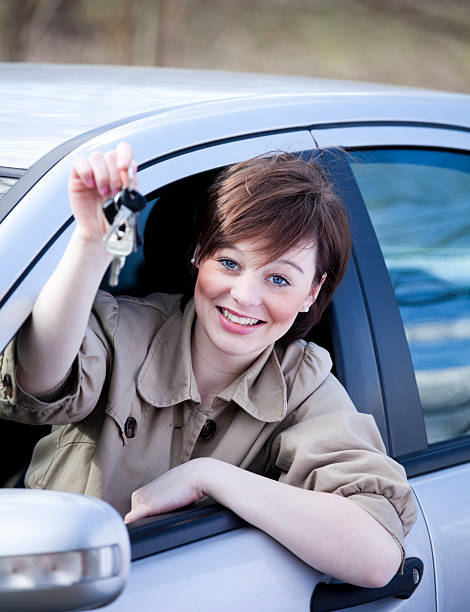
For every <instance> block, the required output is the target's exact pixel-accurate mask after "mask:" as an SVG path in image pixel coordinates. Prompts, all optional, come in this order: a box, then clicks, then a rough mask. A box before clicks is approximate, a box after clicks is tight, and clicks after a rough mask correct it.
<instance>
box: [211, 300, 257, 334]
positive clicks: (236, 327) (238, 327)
mask: <svg viewBox="0 0 470 612" xmlns="http://www.w3.org/2000/svg"><path fill="white" fill-rule="evenodd" d="M220 308H224V309H225V310H228V311H229V312H231V313H233V314H234V315H236V316H238V317H246V316H247V315H242V314H240V313H238V312H235V310H232V309H231V308H226V307H225V306H217V307H216V310H217V315H218V317H219V321H220V323H221V325H222V327H223V328H224V329H226V330H227V331H230V332H232V333H235V334H240V335H246V334H252V333H254V332H255V331H257V330H258V329H260V328H261V327H264V325H266V322H265V321H263V322H262V323H257V324H256V325H242V324H241V323H235V321H230V320H229V319H227V318H226V317H224V315H223V314H222V312H221V311H220ZM248 318H250V319H256V318H257V317H248Z"/></svg>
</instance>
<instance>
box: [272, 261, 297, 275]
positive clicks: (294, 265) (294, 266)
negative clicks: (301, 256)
mask: <svg viewBox="0 0 470 612" xmlns="http://www.w3.org/2000/svg"><path fill="white" fill-rule="evenodd" d="M273 263H284V264H287V265H288V266H292V267H293V268H295V269H296V270H298V271H299V272H300V273H301V274H304V271H303V270H302V268H301V267H300V266H298V265H297V264H296V263H294V262H293V261H291V260H290V259H276V261H274V262H273Z"/></svg>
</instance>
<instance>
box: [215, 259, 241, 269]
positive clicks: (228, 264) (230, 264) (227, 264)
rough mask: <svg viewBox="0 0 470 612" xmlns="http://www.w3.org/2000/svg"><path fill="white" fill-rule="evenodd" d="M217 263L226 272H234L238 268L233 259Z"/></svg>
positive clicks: (221, 260)
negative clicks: (225, 269)
mask: <svg viewBox="0 0 470 612" xmlns="http://www.w3.org/2000/svg"><path fill="white" fill-rule="evenodd" d="M219 261H220V263H221V264H222V265H223V266H224V268H227V270H236V269H237V267H238V264H237V262H236V261H233V259H219Z"/></svg>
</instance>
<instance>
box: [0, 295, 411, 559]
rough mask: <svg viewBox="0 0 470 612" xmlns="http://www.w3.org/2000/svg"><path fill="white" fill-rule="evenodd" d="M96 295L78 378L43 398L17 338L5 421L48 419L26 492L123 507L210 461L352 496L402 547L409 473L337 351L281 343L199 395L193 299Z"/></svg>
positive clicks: (10, 351) (7, 371)
mask: <svg viewBox="0 0 470 612" xmlns="http://www.w3.org/2000/svg"><path fill="white" fill-rule="evenodd" d="M179 302H180V298H179V296H173V295H165V294H154V295H151V296H148V297H147V298H145V299H136V298H129V297H121V298H118V299H115V298H114V297H113V296H111V295H109V294H107V293H104V292H99V293H98V296H97V299H96V300H95V304H94V308H93V312H92V315H91V318H90V323H89V327H88V330H87V333H86V336H85V338H84V340H83V343H82V346H81V348H80V352H79V355H78V357H77V359H76V361H75V363H74V365H73V367H72V371H71V372H70V375H69V376H68V377H67V380H66V381H65V382H64V383H62V384H61V385H59V386H58V387H57V388H56V389H53V390H52V391H51V392H49V393H47V394H44V395H42V396H41V397H40V398H34V397H32V396H30V395H28V394H27V393H25V392H23V391H22V390H21V389H19V388H17V386H16V384H15V379H14V365H15V363H14V362H15V360H14V342H13V343H11V344H10V346H9V347H8V348H7V349H6V352H5V354H4V355H3V363H2V380H3V378H4V376H5V375H9V376H10V377H11V382H12V384H11V385H10V386H7V387H4V389H3V396H2V397H1V398H0V400H1V401H0V416H1V417H3V418H7V419H15V420H18V421H22V422H25V423H38V424H42V423H50V424H53V425H54V427H53V431H52V433H51V434H50V435H48V436H46V437H45V438H43V439H41V440H40V441H39V443H38V444H37V446H36V448H35V451H34V454H33V458H32V461H31V465H30V467H29V469H28V472H27V475H26V486H28V487H32V488H47V489H59V490H66V491H72V492H76V493H83V494H85V495H93V496H96V497H99V498H102V499H104V500H106V501H108V502H109V503H111V504H112V505H113V506H114V507H115V508H117V510H118V511H119V512H120V513H121V514H122V515H124V514H125V513H126V512H127V511H128V510H129V509H130V497H131V494H132V492H133V491H134V490H135V489H137V488H139V487H141V486H143V485H145V484H146V483H148V482H150V481H152V480H154V479H155V478H157V476H159V475H161V474H163V473H164V472H165V471H167V470H168V469H169V468H171V467H172V466H175V465H177V464H179V463H182V462H184V461H188V460H189V459H191V458H194V457H201V456H210V457H214V458H216V459H220V460H222V461H226V462H229V463H231V464H233V465H237V466H240V467H242V468H245V469H249V470H252V471H254V472H257V473H260V474H265V475H268V476H271V477H273V478H277V479H279V480H280V481H282V482H285V483H289V484H291V485H295V486H298V487H303V488H305V489H312V490H315V491H323V492H329V493H335V494H338V495H343V496H345V497H348V498H349V499H350V500H351V501H353V502H354V503H356V504H358V505H359V506H361V507H362V508H363V509H365V510H366V511H367V512H369V514H371V515H372V516H373V517H374V518H375V519H376V520H377V521H379V522H380V523H381V524H382V525H383V526H384V527H385V528H386V529H387V530H388V531H389V532H390V533H391V534H392V535H393V537H394V538H395V539H396V540H397V541H398V542H399V543H400V545H401V547H402V551H403V546H404V535H405V534H406V533H407V532H408V531H409V529H410V527H411V525H412V524H413V522H414V521H415V517H416V509H415V504H414V501H413V496H412V493H411V490H410V487H409V485H408V483H407V481H406V476H405V472H404V470H403V468H402V467H401V466H400V465H399V464H397V463H396V462H395V461H393V460H392V459H390V458H389V457H387V455H386V454H385V449H384V446H383V443H382V440H381V438H380V435H379V432H378V430H377V427H376V425H375V422H374V419H373V417H372V416H370V415H366V414H361V413H358V412H357V411H356V409H355V408H354V406H353V404H352V403H351V401H350V399H349V397H348V395H347V394H346V392H345V390H344V389H343V387H342V386H341V385H340V384H339V382H338V381H337V380H336V378H334V376H333V375H332V374H331V373H330V369H331V360H330V356H329V355H328V353H327V351H325V350H324V349H322V348H320V347H319V346H317V345H315V344H313V343H306V342H304V341H297V342H294V343H292V344H291V345H290V346H289V347H288V348H287V349H282V348H281V347H278V346H277V345H276V346H270V347H268V348H267V349H266V350H265V351H264V352H263V353H262V355H261V356H260V357H259V358H258V359H257V360H256V361H255V362H254V363H253V364H252V366H251V367H250V368H249V369H248V370H247V371H246V372H245V373H244V374H243V375H241V376H240V377H239V378H238V379H237V380H235V381H234V382H233V383H232V384H230V385H229V387H227V388H226V389H225V390H224V391H223V392H222V393H220V394H219V395H218V397H216V398H215V400H214V402H213V405H211V406H209V405H204V404H202V403H201V400H200V396H199V392H198V389H197V384H196V381H195V379H194V374H193V371H192V367H191V351H190V337H191V328H192V324H193V320H194V316H195V312H194V305H193V302H190V303H189V304H188V305H187V306H186V308H185V311H184V313H182V312H181V310H180V308H179Z"/></svg>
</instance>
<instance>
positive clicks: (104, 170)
mask: <svg viewBox="0 0 470 612" xmlns="http://www.w3.org/2000/svg"><path fill="white" fill-rule="evenodd" d="M136 173H137V163H136V162H135V161H134V153H133V151H132V147H131V146H130V145H129V144H128V143H125V142H121V143H119V144H118V146H117V148H116V150H114V151H107V152H106V153H105V154H104V155H103V153H99V152H95V153H93V154H92V155H90V157H89V158H88V159H85V158H84V157H77V158H76V159H75V160H74V162H73V166H72V173H71V178H72V179H75V180H79V181H80V182H81V183H82V185H83V186H85V187H87V188H88V189H95V188H96V190H97V191H98V193H99V194H100V195H101V196H102V197H109V196H110V195H111V194H116V193H117V192H118V191H119V190H120V189H121V188H122V187H128V186H129V182H130V181H129V175H130V176H131V177H133V178H134V180H133V186H134V187H137V184H136V183H137V181H136V179H135V176H136Z"/></svg>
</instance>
